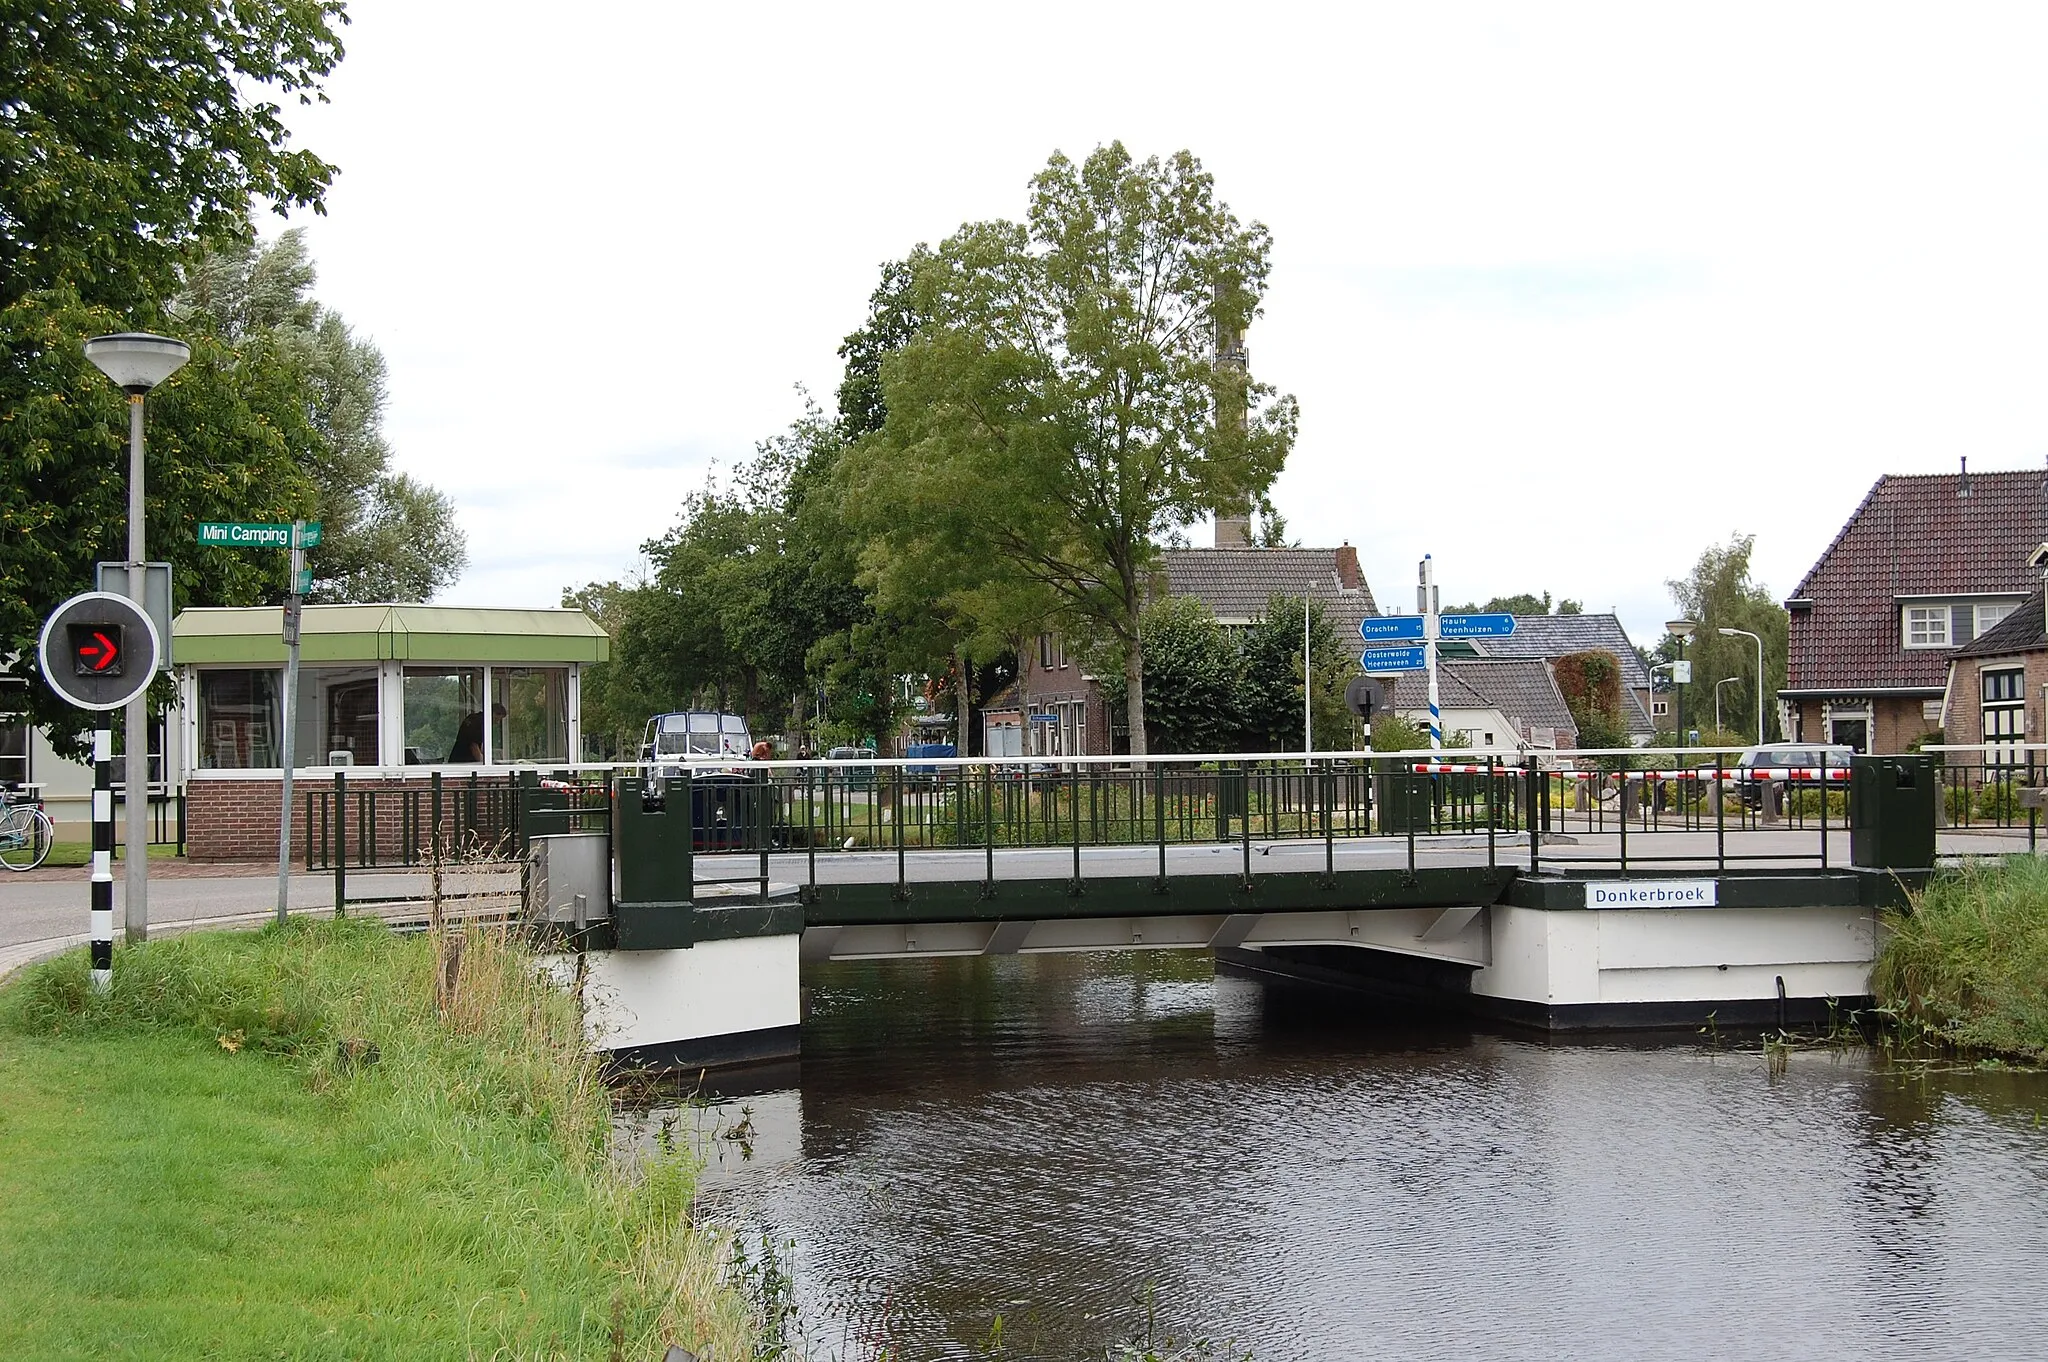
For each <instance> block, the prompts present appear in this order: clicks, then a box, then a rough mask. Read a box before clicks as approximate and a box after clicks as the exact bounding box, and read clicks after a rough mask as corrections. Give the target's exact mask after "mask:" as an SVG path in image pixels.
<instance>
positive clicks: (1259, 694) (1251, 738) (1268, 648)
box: [1237, 596, 1358, 752]
mask: <svg viewBox="0 0 2048 1362" xmlns="http://www.w3.org/2000/svg"><path fill="white" fill-rule="evenodd" d="M1302 608H1303V602H1302V598H1301V597H1299V596H1291V597H1290V596H1275V597H1273V598H1272V599H1271V600H1269V601H1267V602H1266V610H1265V613H1264V614H1263V615H1261V616H1259V617H1258V618H1257V619H1255V620H1253V621H1252V622H1251V624H1250V625H1248V626H1247V627H1245V628H1243V629H1241V630H1239V631H1238V632H1237V655H1238V675H1239V677H1240V682H1239V692H1238V703H1237V710H1238V722H1239V735H1238V742H1239V745H1240V746H1242V747H1244V748H1246V749H1248V750H1251V751H1258V752H1294V751H1300V750H1301V749H1302V745H1303V734H1302V731H1301V720H1302V714H1301V685H1302V666H1301V612H1302ZM1307 608H1308V614H1309V654H1310V656H1311V657H1312V658H1314V664H1313V666H1312V667H1311V669H1310V679H1311V682H1312V684H1313V691H1312V693H1311V694H1312V698H1311V701H1310V703H1311V705H1312V707H1313V717H1314V719H1315V733H1316V740H1317V745H1318V746H1321V747H1327V746H1329V741H1328V740H1329V739H1330V737H1331V736H1332V735H1335V734H1340V733H1348V732H1349V731H1350V727H1351V711H1350V710H1349V709H1348V708H1346V707H1345V704H1344V687H1345V684H1346V683H1347V682H1348V681H1350V679H1351V678H1352V677H1353V676H1354V675H1356V674H1357V671H1358V659H1357V657H1356V656H1355V655H1354V654H1353V653H1351V652H1350V651H1349V650H1348V649H1347V648H1346V646H1345V643H1344V641H1343V640H1342V639H1340V638H1338V637H1337V631H1336V630H1335V629H1334V628H1332V627H1331V625H1330V621H1329V618H1328V617H1327V616H1326V615H1325V614H1324V613H1323V605H1322V602H1321V601H1310V602H1308V604H1307Z"/></svg>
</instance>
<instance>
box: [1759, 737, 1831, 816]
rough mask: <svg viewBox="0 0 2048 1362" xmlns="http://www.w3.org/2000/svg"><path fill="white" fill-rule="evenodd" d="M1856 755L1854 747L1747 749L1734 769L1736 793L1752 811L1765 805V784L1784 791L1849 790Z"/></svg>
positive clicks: (1820, 745) (1769, 746)
mask: <svg viewBox="0 0 2048 1362" xmlns="http://www.w3.org/2000/svg"><path fill="white" fill-rule="evenodd" d="M1855 755H1856V749H1855V748H1853V747H1844V746H1841V745H1840V744H1835V743H1811V742H1772V743H1765V744H1764V745H1763V746H1761V747H1751V748H1746V749H1744V751H1743V753H1742V756H1741V758H1740V759H1739V760H1737V761H1736V763H1735V765H1734V767H1733V768H1732V769H1733V770H1734V772H1735V775H1734V777H1733V779H1734V781H1735V790H1736V793H1737V794H1738V795H1740V796H1741V798H1742V802H1743V804H1744V805H1745V806H1746V807H1749V808H1755V807H1757V806H1758V805H1759V804H1761V803H1762V802H1763V797H1764V794H1763V787H1764V784H1765V783H1766V782H1770V783H1772V784H1776V785H1778V786H1780V787H1782V788H1784V789H1800V788H1807V789H1811V788H1813V787H1816V786H1819V785H1821V784H1822V783H1823V782H1825V784H1826V785H1827V787H1828V788H1829V789H1831V790H1833V789H1840V790H1846V789H1848V788H1849V758H1851V757H1853V756H1855ZM1823 771H1825V772H1826V774H1825V776H1823V774H1822V773H1823Z"/></svg>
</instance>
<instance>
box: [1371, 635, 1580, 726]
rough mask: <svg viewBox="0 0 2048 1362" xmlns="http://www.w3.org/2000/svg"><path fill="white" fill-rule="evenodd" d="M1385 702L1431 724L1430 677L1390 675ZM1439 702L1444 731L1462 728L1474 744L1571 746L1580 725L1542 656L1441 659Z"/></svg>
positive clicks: (1419, 722)
mask: <svg viewBox="0 0 2048 1362" xmlns="http://www.w3.org/2000/svg"><path fill="white" fill-rule="evenodd" d="M1387 706H1388V707H1389V708H1390V709H1392V710H1393V711H1394V712H1395V713H1396V714H1399V715H1400V716H1401V717H1402V718H1404V719H1406V720H1408V721H1409V722H1410V723H1413V724H1415V725H1417V726H1418V727H1423V728H1427V727H1428V724H1429V677H1428V674H1427V673H1425V672H1402V673H1400V674H1398V675H1396V676H1394V677H1391V678H1389V682H1388V687H1387ZM1437 707H1438V709H1439V710H1440V711H1441V712H1442V714H1443V725H1444V732H1445V733H1447V734H1448V733H1457V732H1459V731H1463V732H1464V733H1465V734H1467V735H1468V737H1469V738H1470V741H1471V745H1472V746H1474V747H1535V748H1571V747H1576V746H1577V745H1578V733H1579V730H1578V726H1577V725H1576V724H1575V723H1574V722H1573V721H1572V713H1571V709H1570V708H1569V707H1568V706H1567V705H1566V704H1565V700H1564V692H1563V691H1561V690H1559V689H1558V686H1557V674H1556V673H1555V672H1553V671H1552V670H1551V668H1550V663H1549V662H1547V661H1545V660H1544V659H1542V658H1537V657H1529V658H1458V659H1445V660H1443V661H1440V662H1439V663H1438V664H1437Z"/></svg>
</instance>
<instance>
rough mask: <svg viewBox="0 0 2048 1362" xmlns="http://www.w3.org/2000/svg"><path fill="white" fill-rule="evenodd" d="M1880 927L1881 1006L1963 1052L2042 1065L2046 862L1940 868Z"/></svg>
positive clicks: (2046, 994)
mask: <svg viewBox="0 0 2048 1362" xmlns="http://www.w3.org/2000/svg"><path fill="white" fill-rule="evenodd" d="M1884 925H1885V928H1886V939H1885V942H1884V946H1883V949H1882V950H1881V951H1880V952H1879V954H1878V958H1877V963H1876V965H1875V966H1874V967H1873V968H1872V970H1871V991H1872V993H1873V994H1874V995H1875V997H1876V1000H1877V1003H1878V1006H1879V1007H1880V1008H1882V1009H1884V1010H1885V1011H1887V1012H1889V1013H1890V1014H1891V1015H1892V1016H1893V1017H1895V1018H1896V1019H1897V1020H1898V1021H1899V1022H1900V1023H1901V1024H1902V1025H1903V1026H1905V1027H1907V1028H1908V1029H1911V1030H1918V1031H1920V1032H1922V1033H1924V1034H1925V1035H1927V1036H1929V1037H1931V1038H1933V1039H1936V1040H1940V1041H1943V1042H1946V1043H1948V1044H1951V1045H1955V1046H1958V1047H1961V1048H1963V1049H1966V1050H1976V1051H1985V1052H1989V1053H1992V1054H1997V1055H2004V1056H2011V1057H2016V1058H2021V1059H2026V1060H2030V1061H2032V1062H2035V1063H2048V861H2043V860H2040V859H2037V858H2036V857H2033V856H2012V857H2008V858H2006V859H2004V860H2002V861H1993V862H1983V863H1966V864H1965V865H1963V866H1961V867H1960V868H1958V869H1955V870H1949V871H1943V872H1942V873H1940V874H1938V875H1936V876H1935V877H1934V878H1933V879H1932V880H1930V881H1929V882H1928V885H1927V888H1926V889H1925V891H1924V892H1922V893H1919V894H1915V895H1913V896H1912V899H1911V901H1910V906H1909V908H1908V909H1907V910H1906V911H1904V912H1893V913H1887V914H1886V916H1885V924H1884Z"/></svg>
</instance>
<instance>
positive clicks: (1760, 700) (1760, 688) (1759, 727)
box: [1721, 628, 1764, 747]
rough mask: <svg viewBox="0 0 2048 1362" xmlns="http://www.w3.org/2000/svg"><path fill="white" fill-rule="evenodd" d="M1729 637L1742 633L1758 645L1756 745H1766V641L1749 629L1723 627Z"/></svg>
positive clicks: (1723, 631) (1741, 634)
mask: <svg viewBox="0 0 2048 1362" xmlns="http://www.w3.org/2000/svg"><path fill="white" fill-rule="evenodd" d="M1721 632H1722V633H1723V634H1725V635H1727V636H1728V637H1729V638H1735V637H1736V636H1738V635H1740V636H1741V637H1743V638H1746V639H1748V640H1749V641H1750V642H1751V643H1754V644H1755V645H1756V745H1757V746H1758V747H1762V746H1763V745H1764V641H1763V640H1762V639H1760V638H1758V637H1757V636H1756V635H1755V634H1752V633H1750V632H1749V630H1747V629H1728V628H1723V629H1722V630H1721Z"/></svg>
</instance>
